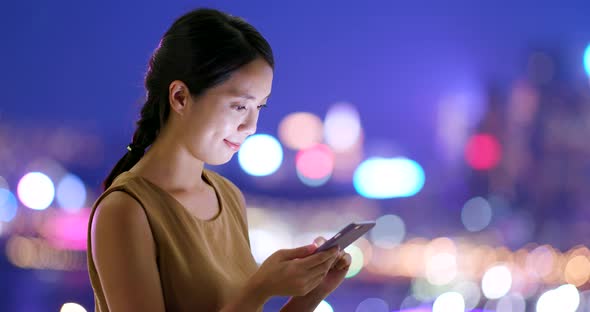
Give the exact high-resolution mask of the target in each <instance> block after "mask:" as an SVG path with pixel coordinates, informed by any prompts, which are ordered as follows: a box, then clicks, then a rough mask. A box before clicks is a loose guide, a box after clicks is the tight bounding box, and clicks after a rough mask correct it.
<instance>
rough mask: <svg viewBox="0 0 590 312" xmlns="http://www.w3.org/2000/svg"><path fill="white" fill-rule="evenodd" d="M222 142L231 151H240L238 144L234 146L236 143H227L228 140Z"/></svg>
mask: <svg viewBox="0 0 590 312" xmlns="http://www.w3.org/2000/svg"><path fill="white" fill-rule="evenodd" d="M223 142H225V144H226V145H227V146H229V147H230V148H231V149H233V150H235V151H237V150H239V149H240V144H236V143H233V142H230V141H228V140H223Z"/></svg>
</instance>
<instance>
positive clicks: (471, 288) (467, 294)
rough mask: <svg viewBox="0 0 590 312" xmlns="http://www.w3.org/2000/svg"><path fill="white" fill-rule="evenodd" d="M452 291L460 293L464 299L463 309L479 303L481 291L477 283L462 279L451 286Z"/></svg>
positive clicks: (469, 308) (473, 306) (471, 307)
mask: <svg viewBox="0 0 590 312" xmlns="http://www.w3.org/2000/svg"><path fill="white" fill-rule="evenodd" d="M452 291H454V292H457V293H460V294H461V296H463V299H464V300H465V309H466V310H471V309H474V308H475V307H477V306H478V305H479V301H480V300H481V291H480V290H479V285H478V284H476V283H474V282H471V281H462V282H459V283H457V284H455V285H454V286H453V289H452Z"/></svg>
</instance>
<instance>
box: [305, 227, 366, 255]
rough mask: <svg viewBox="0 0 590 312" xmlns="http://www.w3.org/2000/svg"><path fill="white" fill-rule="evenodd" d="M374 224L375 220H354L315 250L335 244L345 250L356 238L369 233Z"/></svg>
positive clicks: (326, 248) (318, 250)
mask: <svg viewBox="0 0 590 312" xmlns="http://www.w3.org/2000/svg"><path fill="white" fill-rule="evenodd" d="M374 226H375V221H364V222H353V223H351V224H349V225H347V226H346V227H344V228H343V229H342V230H340V232H338V233H336V235H334V236H333V237H332V238H330V239H329V240H327V241H326V242H325V243H323V244H322V245H321V246H319V247H318V249H316V250H315V252H314V254H315V253H318V252H322V251H324V250H328V249H330V248H332V247H334V246H339V247H340V250H343V249H344V248H346V247H348V245H350V244H352V243H353V242H354V241H355V240H357V239H359V238H360V237H361V236H363V235H364V234H365V233H367V232H368V231H369V230H370V229H372V228H373V227H374Z"/></svg>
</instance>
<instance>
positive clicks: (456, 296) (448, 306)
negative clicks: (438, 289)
mask: <svg viewBox="0 0 590 312" xmlns="http://www.w3.org/2000/svg"><path fill="white" fill-rule="evenodd" d="M432 312H465V300H464V299H463V296H461V294H460V293H457V292H447V293H444V294H442V295H440V296H439V297H438V298H436V300H435V301H434V304H433V305H432Z"/></svg>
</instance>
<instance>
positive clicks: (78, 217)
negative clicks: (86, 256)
mask: <svg viewBox="0 0 590 312" xmlns="http://www.w3.org/2000/svg"><path fill="white" fill-rule="evenodd" d="M90 211H91V210H90V209H89V208H85V209H81V210H79V211H77V212H75V213H72V212H62V211H57V212H55V213H53V214H52V215H51V216H49V217H48V218H47V219H46V220H45V222H44V223H43V224H42V225H41V227H40V229H39V232H40V233H41V235H43V237H45V238H46V239H47V241H48V242H50V243H51V244H52V245H53V246H55V247H56V248H61V249H71V250H86V244H87V238H88V220H89V219H90Z"/></svg>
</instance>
